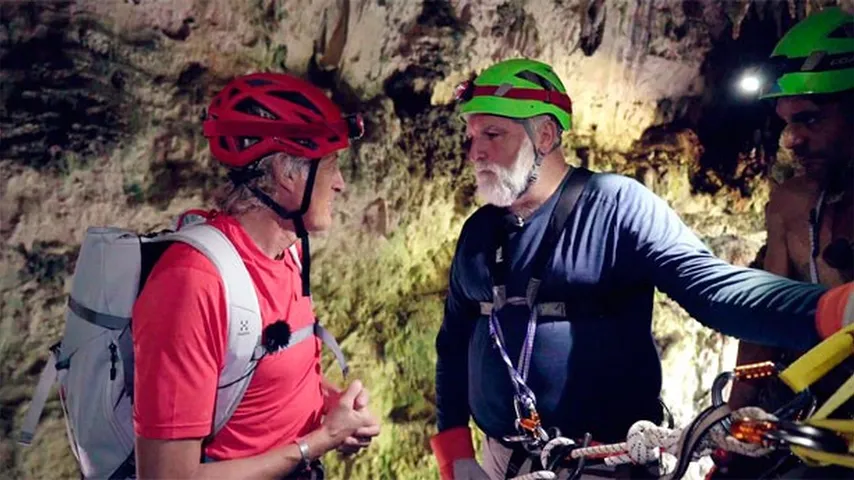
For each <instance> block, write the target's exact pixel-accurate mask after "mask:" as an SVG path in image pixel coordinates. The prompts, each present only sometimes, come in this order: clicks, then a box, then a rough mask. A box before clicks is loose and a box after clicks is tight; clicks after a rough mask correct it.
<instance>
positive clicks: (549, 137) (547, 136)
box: [537, 118, 560, 155]
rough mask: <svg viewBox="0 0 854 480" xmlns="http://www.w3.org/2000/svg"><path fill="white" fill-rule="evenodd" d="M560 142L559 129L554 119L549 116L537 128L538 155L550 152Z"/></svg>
mask: <svg viewBox="0 0 854 480" xmlns="http://www.w3.org/2000/svg"><path fill="white" fill-rule="evenodd" d="M559 142H560V131H559V130H558V128H557V125H556V124H555V122H554V120H552V119H551V118H549V119H548V120H546V121H544V122H542V123H541V124H540V126H539V128H538V129H537V152H538V153H539V154H540V155H548V154H549V153H552V151H553V150H554V149H555V147H556V146H557V145H558V144H559Z"/></svg>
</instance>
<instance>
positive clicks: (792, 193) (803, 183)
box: [766, 176, 818, 218]
mask: <svg viewBox="0 0 854 480" xmlns="http://www.w3.org/2000/svg"><path fill="white" fill-rule="evenodd" d="M817 197H818V185H817V183H816V182H815V181H813V180H811V179H809V178H807V177H804V176H798V177H793V178H790V179H789V180H786V181H785V182H783V183H782V184H781V185H780V186H779V187H777V188H776V189H774V191H773V192H772V193H771V198H770V199H769V201H768V207H767V209H766V213H768V214H778V215H781V216H783V217H787V218H790V217H794V216H800V215H801V214H804V213H805V212H806V213H807V214H808V212H809V210H810V208H812V206H813V203H814V202H815V199H816V198H817Z"/></svg>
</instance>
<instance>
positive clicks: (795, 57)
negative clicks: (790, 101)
mask: <svg viewBox="0 0 854 480" xmlns="http://www.w3.org/2000/svg"><path fill="white" fill-rule="evenodd" d="M769 70H770V72H768V73H769V74H770V76H771V79H770V80H771V81H773V85H770V88H769V89H768V91H767V92H765V93H764V94H763V95H761V97H760V98H776V97H788V96H792V95H811V94H823V93H836V92H842V91H845V90H850V89H854V16H852V15H851V14H850V13H846V12H845V11H844V10H842V9H841V8H839V7H831V8H825V9H824V10H821V11H819V12H816V13H814V14H812V15H810V16H809V17H807V18H805V19H803V20H802V21H800V22H799V23H798V24H797V25H795V26H794V27H792V28H791V29H790V30H789V31H788V32H787V33H786V34H785V35H784V36H783V38H782V39H781V40H780V41H779V42H778V43H777V46H776V47H774V51H773V52H772V53H771V58H770V60H769Z"/></svg>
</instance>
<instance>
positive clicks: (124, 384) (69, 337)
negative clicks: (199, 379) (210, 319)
mask: <svg viewBox="0 0 854 480" xmlns="http://www.w3.org/2000/svg"><path fill="white" fill-rule="evenodd" d="M182 218H183V217H182ZM180 223H181V221H180V220H179V224H180ZM179 227H180V228H176V230H177V231H174V232H173V231H165V232H161V233H157V234H149V235H140V234H137V233H135V232H132V231H129V230H124V229H119V228H114V227H106V228H101V227H93V228H89V229H88V230H87V232H86V236H85V238H84V241H83V245H82V246H81V248H80V254H79V255H78V257H77V263H76V265H75V269H74V276H73V278H72V286H71V295H70V297H69V299H68V306H67V308H66V314H65V331H64V334H63V336H62V340H61V341H60V342H59V343H58V344H57V345H55V346H54V347H53V348H51V359H50V361H48V362H47V365H46V367H45V369H44V371H43V372H42V374H41V376H40V378H39V382H38V385H37V386H36V390H35V393H34V395H33V399H32V402H31V404H30V407H29V410H28V412H27V416H26V418H25V419H24V423H23V425H22V428H21V432H20V437H19V443H20V444H22V445H24V446H28V445H30V444H31V443H32V440H33V437H34V435H35V430H36V426H37V424H38V421H39V417H40V416H41V413H42V410H43V409H44V405H45V402H46V401H47V398H48V396H49V394H50V391H51V387H52V385H53V384H54V383H58V385H59V398H60V402H61V405H62V409H63V413H64V417H65V423H66V430H67V433H68V439H69V442H70V444H71V449H72V452H73V453H74V456H75V457H76V459H77V461H78V464H79V466H80V470H81V472H82V474H83V477H84V478H111V479H114V478H115V479H124V478H135V476H136V466H135V456H134V439H135V434H134V428H133V418H132V414H133V383H134V381H133V343H132V339H131V312H132V309H133V305H134V302H135V301H136V298H137V295H138V294H139V292H140V290H141V288H142V286H143V284H144V283H145V280H146V278H147V276H148V274H149V273H150V272H151V268H152V267H153V266H154V263H155V262H156V261H157V260H158V259H159V258H160V255H162V253H163V252H164V251H165V250H166V247H168V245H169V244H171V243H172V242H176V241H178V242H184V243H187V244H189V245H191V246H193V247H194V248H196V249H197V250H199V251H200V252H202V253H203V254H204V255H205V256H207V258H208V259H210V261H211V262H212V263H213V264H214V265H215V266H216V268H217V270H218V271H219V273H220V276H221V278H222V280H223V286H224V290H225V295H226V305H227V311H228V345H227V352H226V363H225V367H224V369H223V371H222V374H221V376H220V378H219V385H220V386H219V389H218V391H217V395H216V409H215V415H214V419H213V422H212V426H211V435H210V437H209V438H212V437H213V435H215V434H216V433H217V432H219V431H220V429H222V427H223V426H225V424H226V422H228V420H229V418H231V415H232V414H233V413H234V410H235V409H236V408H237V405H238V404H239V403H240V401H241V399H242V398H243V394H244V393H245V391H246V388H247V386H248V385H249V382H250V380H251V379H252V372H253V371H254V366H255V364H256V363H257V361H258V359H260V358H261V357H262V355H263V353H264V347H263V346H262V344H261V340H262V321H261V316H260V309H259V306H258V298H257V297H256V293H255V288H254V285H253V283H252V279H251V277H250V276H249V272H248V271H247V270H246V267H245V266H244V264H243V261H242V259H241V258H240V255H239V254H238V253H237V251H236V250H235V248H234V246H233V245H232V243H231V242H230V241H229V240H228V238H227V237H226V236H225V235H224V234H223V233H222V232H221V231H220V230H219V229H217V228H215V227H213V226H210V225H207V224H205V223H204V222H203V221H196V222H195V224H193V225H188V226H182V225H179ZM289 251H290V254H291V255H292V256H293V258H294V259H295V260H296V261H297V265H300V262H299V256H298V254H297V251H296V249H295V248H294V247H291V249H289ZM314 335H317V336H319V337H320V338H321V339H322V340H323V342H324V343H325V344H326V345H327V346H329V347H330V349H331V350H332V351H333V353H334V354H335V356H336V359H337V360H338V363H339V365H340V366H341V368H342V370H343V371H344V374H345V375H346V373H347V366H346V362H345V360H344V356H343V354H342V353H341V350H340V348H339V347H338V344H337V342H336V341H335V339H334V338H333V337H332V335H331V334H329V332H328V331H326V330H325V329H324V328H323V327H321V326H320V324H319V323H317V322H314V324H313V325H310V326H307V327H305V328H302V329H300V330H298V331H296V332H293V333H292V335H291V336H290V341H289V343H288V344H287V345H286V346H285V347H283V348H287V347H290V346H292V345H294V344H296V343H299V342H301V341H303V340H305V339H308V338H312V337H313V336H314Z"/></svg>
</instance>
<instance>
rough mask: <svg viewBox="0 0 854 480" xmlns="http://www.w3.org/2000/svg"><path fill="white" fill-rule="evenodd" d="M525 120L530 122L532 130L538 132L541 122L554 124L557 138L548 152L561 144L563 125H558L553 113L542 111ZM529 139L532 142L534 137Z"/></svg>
mask: <svg viewBox="0 0 854 480" xmlns="http://www.w3.org/2000/svg"><path fill="white" fill-rule="evenodd" d="M526 120H527V121H528V122H529V123H530V125H531V131H532V132H539V131H540V127H542V126H543V124H545V123H546V122H549V121H550V122H553V123H554V124H555V130H556V133H557V138H555V143H554V144H553V145H552V147H551V150H549V153H551V152H553V151H554V150H555V149H557V148H558V147H560V146H561V144H562V143H563V142H562V140H563V139H562V137H561V136H562V135H563V127H561V126H560V122H558V121H557V118H555V117H554V116H553V115H551V114H548V113H543V114H541V115H537V116H534V117H529V118H527V119H526ZM531 141H532V142H533V141H534V139H533V138H532V139H531Z"/></svg>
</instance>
